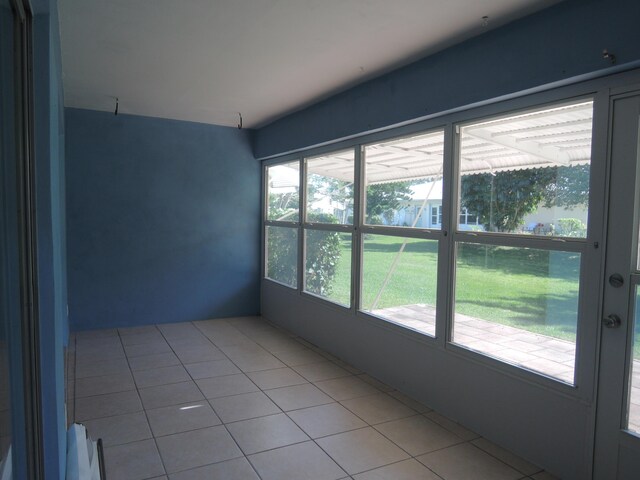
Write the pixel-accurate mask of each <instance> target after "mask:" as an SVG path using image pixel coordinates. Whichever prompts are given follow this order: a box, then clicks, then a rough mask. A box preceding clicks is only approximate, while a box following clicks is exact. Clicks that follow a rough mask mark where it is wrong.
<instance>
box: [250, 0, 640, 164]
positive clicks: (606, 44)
mask: <svg viewBox="0 0 640 480" xmlns="http://www.w3.org/2000/svg"><path fill="white" fill-rule="evenodd" d="M639 20H640V1H638V0H567V1H565V2H561V3H559V4H558V5H556V6H554V7H551V8H548V9H545V10H543V11H541V12H538V13H537V14H534V15H531V16H528V17H525V18H523V19H521V20H518V21H515V22H512V23H510V24H508V25H506V26H504V27H502V28H498V29H496V30H493V31H490V32H487V33H486V34H484V35H482V36H480V37H476V38H474V39H471V40H468V41H466V42H464V43H461V44H459V45H456V46H454V47H451V48H449V49H446V50H444V51H442V52H440V53H437V54H435V55H432V56H430V57H427V58H425V59H422V60H419V61H418V62H415V63H413V64H411V65H408V66H407V67H404V68H401V69H398V70H395V71H393V72H391V73H389V74H387V75H383V76H381V77H378V78H375V79H373V80H371V81H369V82H366V83H364V84H361V85H359V86H356V87H354V88H351V89H349V90H347V91H345V92H342V93H340V94H338V95H335V96H333V97H331V98H329V99H328V100H326V101H323V102H320V103H318V104H315V105H312V106H311V107H309V108H306V109H304V110H302V111H299V112H297V113H294V114H292V115H289V116H286V117H284V118H282V119H280V120H277V121H275V122H273V123H272V124H270V125H267V126H265V127H263V128H261V129H259V130H258V131H257V132H256V135H255V142H254V153H255V155H256V157H257V158H264V157H268V156H272V155H276V154H280V153H284V152H288V151H293V150H296V149H300V148H304V147H308V146H311V145H317V144H320V143H323V142H328V141H332V140H337V139H340V138H343V137H347V136H350V135H355V134H359V133H363V132H368V131H371V130H375V129H379V128H384V127H387V126H390V125H393V124H397V123H401V122H405V121H409V120H412V119H417V118H421V117H425V116H428V115H433V114H436V113H439V112H444V111H446V110H449V109H453V108H457V107H462V106H466V105H471V104H474V103H476V102H481V101H485V100H488V99H493V98H498V97H501V96H504V95H509V94H513V93H516V92H521V91H524V90H527V89H531V88H536V87H540V86H542V85H546V84H550V83H554V82H558V81H562V80H565V79H570V78H574V77H578V76H581V75H587V74H592V73H593V72H598V71H603V72H604V71H610V70H611V69H610V67H611V64H610V63H609V62H608V61H607V60H605V59H603V58H602V51H603V49H605V48H606V49H608V50H609V52H612V53H615V54H616V56H617V59H618V68H624V67H625V65H626V66H631V65H634V64H635V65H636V66H637V64H638V61H639V60H640V28H638V22H639ZM634 62H635V63H634Z"/></svg>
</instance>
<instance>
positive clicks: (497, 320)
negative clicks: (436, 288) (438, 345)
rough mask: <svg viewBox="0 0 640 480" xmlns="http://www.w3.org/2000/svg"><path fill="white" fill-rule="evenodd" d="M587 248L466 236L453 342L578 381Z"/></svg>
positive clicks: (458, 278)
mask: <svg viewBox="0 0 640 480" xmlns="http://www.w3.org/2000/svg"><path fill="white" fill-rule="evenodd" d="M579 277H580V254H579V253H574V252H559V251H549V250H539V249H533V248H516V247H502V246H491V245H480V244H474V243H460V244H458V246H457V256H456V272H455V303H454V306H455V316H454V327H453V335H452V337H453V338H452V340H453V342H455V343H457V344H459V345H463V346H465V347H467V348H469V349H472V350H475V351H478V352H482V353H484V354H486V355H490V356H493V357H495V358H499V359H500V360H503V361H506V362H509V363H513V364H515V365H519V366H522V367H525V368H527V369H530V370H535V371H537V372H541V373H543V374H546V375H548V376H551V377H556V378H558V379H560V380H562V381H565V382H567V383H573V377H574V375H573V371H574V362H575V349H576V329H577V319H578V290H579Z"/></svg>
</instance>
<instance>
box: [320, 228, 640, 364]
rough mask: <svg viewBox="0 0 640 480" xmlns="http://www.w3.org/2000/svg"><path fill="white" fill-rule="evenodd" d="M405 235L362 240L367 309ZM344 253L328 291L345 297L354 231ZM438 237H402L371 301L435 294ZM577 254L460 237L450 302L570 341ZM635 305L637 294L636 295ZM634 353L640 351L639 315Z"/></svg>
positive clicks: (409, 300) (431, 299) (399, 301)
mask: <svg viewBox="0 0 640 480" xmlns="http://www.w3.org/2000/svg"><path fill="white" fill-rule="evenodd" d="M402 242H403V239H401V238H397V237H388V236H384V235H367V237H366V239H365V244H364V262H363V263H364V265H363V292H362V302H363V308H364V309H371V307H372V302H373V301H374V298H376V296H377V295H378V293H379V291H380V288H381V286H382V285H383V283H384V280H385V277H386V276H387V273H388V272H389V269H390V266H391V264H392V263H393V261H394V258H395V257H396V255H397V253H398V251H399V250H400V247H401V246H402ZM341 246H342V255H341V257H340V260H339V262H338V266H337V270H336V277H335V279H334V283H333V289H332V293H331V295H330V298H331V299H332V300H334V301H337V302H340V303H343V304H345V305H348V304H349V296H350V281H351V255H350V253H351V237H350V236H348V235H344V236H343V237H342V239H341ZM436 268H437V242H436V241H433V240H418V239H407V245H406V246H405V249H404V251H403V253H402V254H401V255H400V258H399V261H398V264H397V266H396V269H395V273H394V274H393V275H392V276H391V277H390V279H389V281H388V284H387V286H386V288H385V289H384V291H383V294H382V295H381V296H380V300H379V302H378V304H377V306H376V307H375V308H377V309H380V308H387V307H393V306H399V305H412V304H417V303H426V304H430V305H435V301H436V285H437V279H436ZM579 272H580V254H579V253H572V252H549V251H545V250H536V249H523V248H508V247H493V246H482V245H477V244H463V245H461V246H460V247H459V250H458V255H457V266H456V304H455V309H456V311H457V312H460V313H462V314H465V315H469V316H472V317H476V318H480V319H484V320H488V321H492V322H496V323H500V324H504V325H511V326H514V327H517V328H522V329H524V330H527V331H530V332H534V333H541V334H544V335H549V336H552V337H556V338H560V339H564V340H569V341H575V338H576V322H577V316H576V315H577V307H578V279H579ZM638 311H639V312H640V296H639V300H638ZM634 350H635V355H634V356H635V358H640V322H637V323H636V338H635V348H634Z"/></svg>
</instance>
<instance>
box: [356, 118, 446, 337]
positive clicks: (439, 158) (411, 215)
mask: <svg viewBox="0 0 640 480" xmlns="http://www.w3.org/2000/svg"><path fill="white" fill-rule="evenodd" d="M362 153H363V157H364V170H365V184H366V201H365V205H366V206H365V209H366V212H365V213H366V215H365V218H366V221H365V225H364V227H363V234H364V235H363V239H362V285H361V287H360V303H361V305H360V309H361V310H362V311H365V312H367V313H370V314H372V315H375V316H377V317H380V318H382V319H384V320H387V321H390V322H393V323H396V324H399V325H402V326H403V327H406V328H411V329H413V330H416V331H418V332H420V333H424V334H428V335H432V336H435V318H436V294H437V283H438V282H437V272H438V244H439V241H440V235H441V231H440V229H441V226H442V171H443V157H444V132H443V131H442V130H438V131H435V132H429V133H423V134H418V135H413V136H410V137H405V138H399V139H395V140H391V141H387V142H383V143H376V144H372V145H366V146H364V147H363V149H362ZM418 229H420V230H418Z"/></svg>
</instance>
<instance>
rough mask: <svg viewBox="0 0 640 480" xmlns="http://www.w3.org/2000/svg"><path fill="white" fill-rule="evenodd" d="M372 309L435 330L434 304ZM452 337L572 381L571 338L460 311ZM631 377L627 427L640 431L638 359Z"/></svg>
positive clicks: (411, 325) (420, 328) (430, 331)
mask: <svg viewBox="0 0 640 480" xmlns="http://www.w3.org/2000/svg"><path fill="white" fill-rule="evenodd" d="M372 313H373V314H374V315H377V316H380V317H383V318H387V319H389V320H391V321H393V322H395V323H398V324H400V325H404V326H406V327H409V328H412V329H414V330H417V331H419V332H423V333H427V334H429V335H434V333H435V308H434V307H433V306H431V305H426V304H416V305H404V306H400V307H391V308H385V309H380V310H374V311H373V312H372ZM453 339H454V341H455V343H457V344H459V345H462V346H464V347H466V348H469V349H471V350H475V351H477V352H481V353H484V354H487V355H490V356H492V357H495V358H498V359H500V360H504V361H505V362H507V363H512V364H514V365H518V366H521V367H523V368H526V369H528V370H533V371H535V372H539V373H542V374H544V375H547V376H549V377H553V378H557V379H558V380H561V381H563V382H566V383H569V384H573V372H574V366H575V356H576V355H575V353H576V345H575V343H574V342H569V341H566V340H561V339H558V338H553V337H550V336H547V335H541V334H537V333H533V332H529V331H527V330H522V329H519V328H515V327H510V326H508V325H501V324H499V323H494V322H489V321H487V320H481V319H479V318H474V317H470V316H467V315H462V314H457V315H456V322H455V329H454V333H453ZM632 379H633V381H632V385H633V386H632V388H631V408H630V412H629V427H630V428H631V429H633V430H635V431H638V432H640V361H638V360H634V362H633V372H632Z"/></svg>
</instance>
